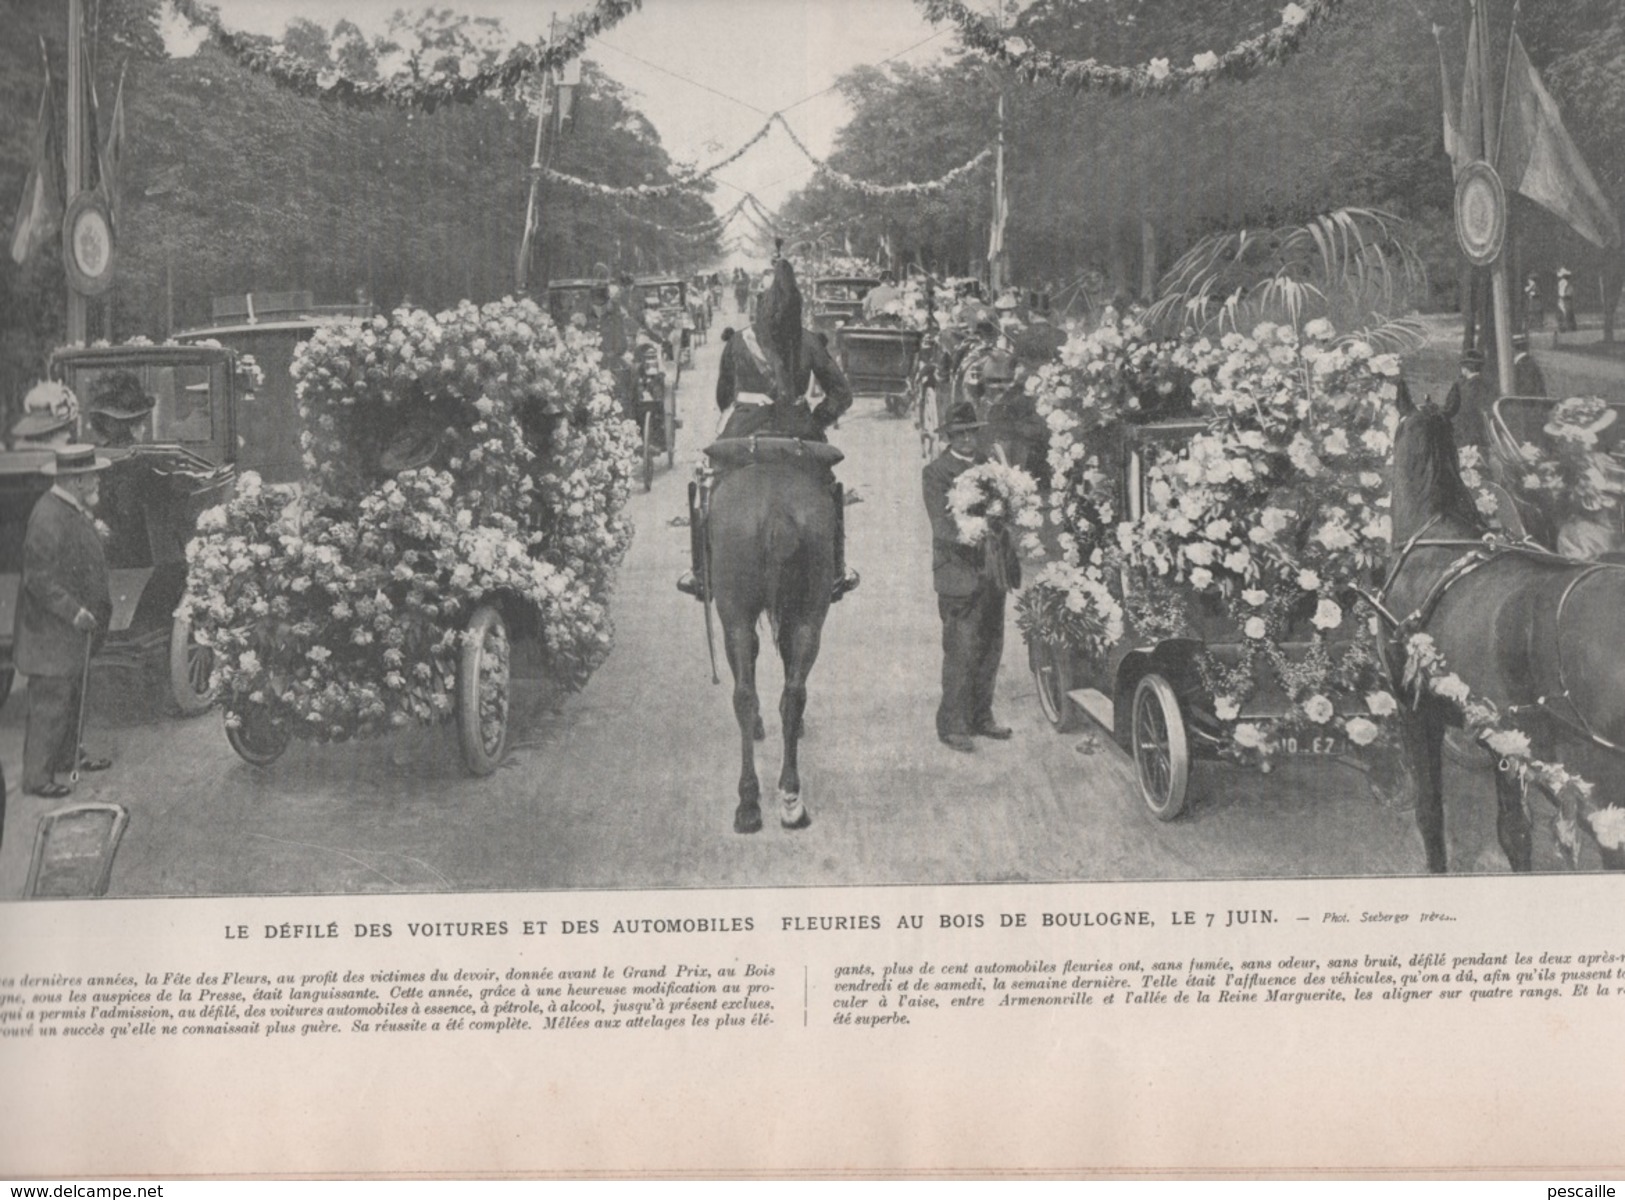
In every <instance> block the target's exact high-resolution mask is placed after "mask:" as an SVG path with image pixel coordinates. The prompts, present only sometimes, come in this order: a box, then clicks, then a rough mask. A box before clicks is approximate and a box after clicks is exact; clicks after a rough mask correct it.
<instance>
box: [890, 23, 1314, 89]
mask: <svg viewBox="0 0 1625 1200" xmlns="http://www.w3.org/2000/svg"><path fill="white" fill-rule="evenodd" d="M918 2H919V5H920V7H921V8H922V9H923V10H924V12H925V18H926V20H928V21H930V22H932V23H933V24H937V23H940V22H943V21H948V22H951V23H952V24H953V25H954V27H955V29H957V30H958V32H959V37H960V40H961V41H963V42H964V43H965V45H966V46H968V47H970V48H971V49H972V50H976V51H978V52H980V53H981V54H984V55H986V56H987V57H988V58H990V59H992V60H993V61H994V62H997V63H999V64H1000V65H1001V66H1005V67H1009V68H1011V69H1012V70H1014V71H1016V72H1018V73H1020V74H1021V75H1023V76H1025V77H1026V79H1027V81H1028V82H1029V83H1032V82H1035V81H1037V80H1046V81H1052V82H1055V83H1058V84H1059V85H1061V86H1062V87H1065V88H1068V89H1070V90H1071V91H1073V92H1086V91H1103V92H1107V93H1110V94H1114V95H1122V94H1127V93H1134V94H1144V93H1147V92H1175V91H1196V90H1199V89H1201V88H1203V87H1206V86H1207V85H1208V84H1209V83H1210V82H1212V81H1213V80H1215V79H1234V80H1242V79H1250V78H1251V77H1252V76H1254V75H1256V74H1258V73H1259V72H1260V71H1262V70H1264V69H1265V68H1266V67H1269V66H1272V65H1274V64H1277V63H1281V62H1285V61H1286V60H1287V59H1288V58H1290V57H1291V56H1292V55H1293V54H1295V53H1297V51H1298V50H1299V49H1300V48H1301V47H1302V46H1303V43H1304V41H1305V39H1306V38H1307V36H1308V34H1309V31H1310V30H1311V29H1313V28H1314V27H1315V26H1316V25H1318V24H1320V23H1322V22H1323V21H1325V20H1326V19H1327V18H1329V17H1330V16H1331V15H1332V14H1333V13H1334V12H1335V11H1336V10H1337V8H1338V6H1339V5H1340V4H1341V3H1342V0H1303V3H1301V4H1299V3H1289V4H1287V5H1286V6H1285V7H1284V8H1282V9H1281V22H1280V24H1279V25H1277V26H1275V28H1273V29H1271V30H1269V31H1268V32H1266V33H1261V34H1259V35H1258V36H1257V37H1251V38H1247V39H1246V40H1244V41H1241V42H1237V43H1236V44H1235V45H1234V46H1232V47H1231V48H1230V49H1228V50H1226V51H1225V52H1224V53H1223V54H1220V53H1217V52H1215V51H1212V50H1204V51H1203V52H1201V53H1200V54H1196V55H1194V56H1192V58H1191V62H1190V65H1189V66H1175V65H1174V64H1173V63H1171V62H1170V61H1169V60H1168V59H1166V58H1153V59H1151V60H1150V61H1149V62H1145V63H1141V64H1139V65H1137V66H1132V67H1113V66H1108V65H1106V64H1105V63H1101V62H1098V61H1096V60H1095V59H1092V58H1084V59H1076V58H1063V57H1062V56H1061V55H1059V54H1055V53H1053V52H1052V51H1048V50H1041V49H1039V48H1038V47H1036V46H1034V45H1033V44H1032V43H1031V42H1029V41H1028V40H1027V39H1026V38H1024V37H1021V36H1019V35H1016V34H1009V33H1005V32H1004V31H1003V30H1000V29H998V28H996V27H995V26H994V25H993V24H992V23H991V22H990V21H989V20H988V19H987V17H986V16H985V15H983V14H982V13H980V12H977V11H976V9H975V8H973V7H972V6H970V5H968V4H966V3H963V0H918Z"/></svg>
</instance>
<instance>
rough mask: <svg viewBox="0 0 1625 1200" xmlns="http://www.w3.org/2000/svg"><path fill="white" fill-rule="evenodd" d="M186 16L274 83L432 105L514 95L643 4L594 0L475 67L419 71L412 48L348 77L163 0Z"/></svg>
mask: <svg viewBox="0 0 1625 1200" xmlns="http://www.w3.org/2000/svg"><path fill="white" fill-rule="evenodd" d="M169 3H170V4H171V5H173V7H174V9H175V11H176V12H178V13H179V14H180V15H181V16H182V17H183V18H185V19H186V20H187V21H188V22H189V23H190V24H192V25H193V26H196V27H198V28H202V29H206V30H208V31H209V34H210V35H211V36H212V37H213V38H214V40H215V42H216V43H217V44H218V45H219V46H220V48H221V49H222V50H224V51H225V52H226V54H227V55H228V56H229V57H231V58H232V59H234V60H235V61H236V62H237V63H238V64H239V65H241V66H243V67H246V68H247V69H248V70H250V71H254V72H257V73H259V74H262V75H267V76H269V77H270V78H271V79H272V80H274V81H275V82H276V83H277V84H278V85H279V86H281V87H284V88H287V89H289V90H290V91H294V92H297V93H299V94H300V95H302V96H309V97H312V98H314V99H321V100H333V101H337V102H339V103H341V104H347V105H349V106H351V107H354V108H377V107H380V106H382V105H395V106H397V107H401V108H419V109H423V110H424V111H426V112H433V111H434V110H435V109H437V108H439V107H440V106H441V105H443V104H453V103H461V104H467V103H470V102H472V101H474V100H478V99H479V98H480V97H481V96H484V95H487V94H489V93H492V92H500V93H502V94H504V95H515V94H517V93H518V90H519V88H520V85H521V84H522V83H523V82H524V81H525V80H527V79H529V78H531V77H533V76H535V75H538V74H540V73H541V72H544V71H553V70H557V69H558V68H560V67H562V66H564V64H565V63H568V62H570V61H572V60H573V59H576V58H579V57H580V56H581V53H582V51H583V50H585V49H586V46H587V42H588V41H589V40H590V39H592V38H595V37H598V36H599V35H600V34H604V33H607V32H609V31H610V30H611V29H613V28H614V27H615V26H616V25H618V24H620V22H621V21H622V20H623V19H625V18H626V17H627V16H628V15H629V14H631V13H633V12H636V11H637V10H638V9H640V8H642V7H643V0H594V3H593V6H592V8H591V9H589V10H588V11H586V12H584V13H579V14H577V15H576V16H574V17H572V18H571V19H570V20H569V22H567V24H566V25H565V28H564V32H563V33H561V34H560V35H559V37H558V38H557V39H556V40H555V41H552V42H546V41H541V42H536V43H534V44H532V45H522V46H516V47H514V48H513V49H512V50H511V51H509V52H508V54H507V55H506V56H505V57H504V58H503V59H502V60H501V61H500V62H498V63H495V64H494V65H492V66H489V67H481V66H479V65H478V64H477V63H474V62H470V61H468V60H463V61H461V62H459V63H458V65H457V67H456V68H455V69H440V70H436V71H434V72H433V73H428V74H425V73H424V71H423V67H422V64H421V63H420V62H419V60H418V59H417V58H416V57H415V56H414V57H413V58H411V59H410V60H408V62H407V64H406V65H407V68H408V69H407V71H405V72H399V73H395V74H391V75H389V76H388V77H386V78H384V79H378V80H362V79H352V78H350V77H349V76H347V75H345V74H343V73H342V72H340V71H338V70H336V69H332V68H325V69H324V68H318V67H316V66H314V65H312V64H311V63H310V62H308V61H307V60H305V59H304V58H302V57H301V56H299V55H298V54H295V53H293V52H292V51H290V50H288V49H287V47H285V46H283V45H282V44H281V43H280V42H276V41H273V40H271V39H270V38H265V37H258V36H255V35H252V34H243V33H236V32H234V31H232V30H230V29H227V28H226V27H225V26H224V25H223V24H222V23H221V20H220V13H219V10H218V9H216V8H215V7H214V6H213V5H210V4H205V3H203V2H202V0H169Z"/></svg>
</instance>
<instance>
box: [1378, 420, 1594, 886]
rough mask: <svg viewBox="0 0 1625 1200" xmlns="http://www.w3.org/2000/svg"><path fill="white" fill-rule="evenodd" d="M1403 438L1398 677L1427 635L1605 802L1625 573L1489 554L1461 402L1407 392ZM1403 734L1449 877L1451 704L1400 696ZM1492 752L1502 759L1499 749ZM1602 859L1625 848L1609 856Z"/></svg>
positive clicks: (1515, 859)
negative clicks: (1464, 458) (1446, 791)
mask: <svg viewBox="0 0 1625 1200" xmlns="http://www.w3.org/2000/svg"><path fill="white" fill-rule="evenodd" d="M1398 407H1399V414H1400V422H1399V430H1398V432H1397V434H1396V435H1395V439H1394V477H1393V511H1392V518H1393V544H1394V547H1395V549H1396V552H1397V553H1396V558H1395V560H1394V562H1393V565H1392V566H1391V567H1390V578H1389V582H1388V584H1387V586H1386V587H1385V588H1384V596H1383V599H1384V600H1385V602H1386V605H1387V607H1388V609H1389V611H1390V612H1391V613H1392V614H1393V615H1394V616H1395V617H1396V618H1398V619H1399V620H1400V622H1401V626H1400V629H1399V631H1398V633H1397V635H1396V636H1395V638H1394V641H1393V642H1392V643H1391V644H1390V646H1389V647H1388V653H1389V656H1390V666H1392V667H1395V668H1400V669H1402V667H1403V664H1404V658H1405V653H1406V651H1405V641H1406V639H1407V638H1408V637H1409V636H1410V634H1412V633H1415V632H1425V633H1427V634H1429V635H1430V636H1431V637H1432V638H1433V640H1434V642H1435V644H1436V645H1437V646H1438V648H1439V650H1440V652H1441V653H1442V654H1443V656H1444V660H1445V662H1446V664H1447V665H1448V669H1449V670H1450V671H1451V672H1452V673H1454V674H1455V675H1457V676H1459V677H1460V678H1461V679H1462V681H1463V682H1465V683H1466V684H1467V686H1468V688H1469V689H1470V691H1471V692H1472V694H1473V695H1474V696H1475V697H1478V698H1482V699H1485V700H1489V701H1490V702H1492V703H1493V704H1494V705H1495V706H1496V708H1497V710H1499V712H1500V714H1501V723H1502V724H1503V725H1504V726H1506V727H1508V728H1515V729H1518V730H1521V731H1522V732H1524V733H1525V734H1527V735H1528V737H1529V739H1530V743H1531V746H1532V751H1533V754H1534V757H1536V758H1537V759H1541V760H1544V761H1547V762H1551V761H1555V760H1557V759H1558V758H1559V755H1560V756H1561V761H1562V763H1563V765H1564V766H1565V767H1566V768H1568V769H1569V770H1572V771H1575V772H1577V773H1578V774H1580V775H1581V776H1582V777H1584V778H1585V779H1587V780H1589V781H1590V782H1591V783H1592V784H1593V785H1595V786H1596V788H1597V794H1598V796H1599V798H1600V797H1602V796H1608V797H1609V798H1610V799H1612V798H1613V797H1616V796H1618V795H1619V791H1620V786H1621V784H1622V783H1625V757H1622V753H1625V752H1622V751H1621V750H1619V749H1616V747H1622V746H1625V637H1622V636H1621V634H1622V633H1625V629H1622V627H1621V616H1622V614H1625V568H1621V567H1618V566H1612V565H1602V564H1597V563H1588V562H1579V561H1575V560H1572V559H1564V558H1560V557H1558V556H1556V555H1552V554H1546V553H1544V552H1541V551H1537V550H1523V549H1516V548H1501V549H1492V548H1491V547H1490V546H1488V545H1487V544H1486V543H1484V542H1483V540H1482V539H1483V535H1484V532H1485V528H1484V525H1483V524H1482V523H1481V521H1480V519H1479V517H1478V514H1477V510H1476V508H1475V505H1474V503H1473V497H1472V495H1471V493H1470V492H1469V491H1468V489H1467V487H1466V485H1465V484H1463V483H1462V479H1461V468H1460V463H1459V460H1458V458H1457V454H1456V444H1455V441H1454V438H1453V436H1452V427H1451V421H1452V418H1453V417H1454V416H1455V413H1454V406H1450V407H1448V408H1444V409H1441V408H1435V407H1433V406H1432V405H1429V404H1425V403H1424V404H1423V405H1421V406H1420V407H1418V406H1415V405H1413V404H1412V403H1411V402H1410V399H1409V397H1408V396H1407V395H1406V394H1405V393H1404V392H1403V391H1401V394H1400V400H1399V406H1398ZM1400 703H1401V732H1402V735H1403V737H1404V741H1405V748H1406V752H1407V754H1408V755H1409V757H1410V761H1411V765H1412V768H1413V770H1414V773H1415V775H1416V782H1417V802H1416V822H1417V825H1418V826H1419V828H1420V830H1421V834H1422V844H1423V847H1424V848H1425V850H1426V852H1427V865H1428V870H1430V871H1434V872H1441V871H1444V870H1445V833H1444V796H1443V791H1442V786H1441V783H1442V756H1441V751H1442V748H1443V741H1444V733H1445V727H1446V725H1448V724H1452V723H1457V722H1458V721H1459V717H1458V714H1457V711H1456V709H1455V707H1454V705H1453V704H1451V703H1450V702H1449V701H1447V700H1444V699H1442V698H1440V697H1438V696H1436V695H1433V694H1426V695H1424V696H1423V697H1422V699H1421V701H1420V703H1418V704H1417V705H1416V706H1415V707H1414V708H1411V707H1410V705H1409V702H1408V700H1407V699H1405V698H1403V697H1402V698H1401V701H1400ZM1492 757H1494V756H1493V755H1492ZM1504 767H1505V764H1504V763H1501V762H1500V761H1499V760H1497V767H1496V776H1495V783H1496V795H1497V798H1498V800H1499V803H1500V811H1499V816H1498V820H1497V823H1496V832H1497V835H1498V837H1499V839H1500V842H1501V848H1502V850H1504V851H1505V852H1506V856H1507V862H1508V863H1509V864H1510V865H1511V867H1512V869H1513V870H1514V871H1527V870H1529V869H1530V866H1531V858H1532V846H1531V836H1530V827H1531V822H1530V816H1529V810H1528V808H1527V806H1526V804H1525V789H1524V786H1523V785H1522V783H1521V782H1520V781H1519V780H1518V779H1517V778H1515V777H1514V773H1513V772H1511V771H1509V770H1506V769H1504ZM1602 860H1603V865H1604V866H1606V867H1608V868H1610V869H1613V870H1618V869H1621V868H1622V867H1625V852H1622V851H1620V850H1617V849H1609V848H1607V847H1603V848H1602Z"/></svg>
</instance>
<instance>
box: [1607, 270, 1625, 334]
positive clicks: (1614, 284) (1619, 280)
mask: <svg viewBox="0 0 1625 1200" xmlns="http://www.w3.org/2000/svg"><path fill="white" fill-rule="evenodd" d="M1601 286H1602V340H1603V341H1604V342H1609V343H1611V342H1612V341H1613V340H1614V310H1615V309H1616V308H1618V307H1619V294H1620V292H1621V291H1625V259H1620V258H1619V257H1617V256H1616V257H1614V258H1611V259H1608V260H1607V262H1606V263H1605V264H1604V265H1603V269H1602V280H1601Z"/></svg>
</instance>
